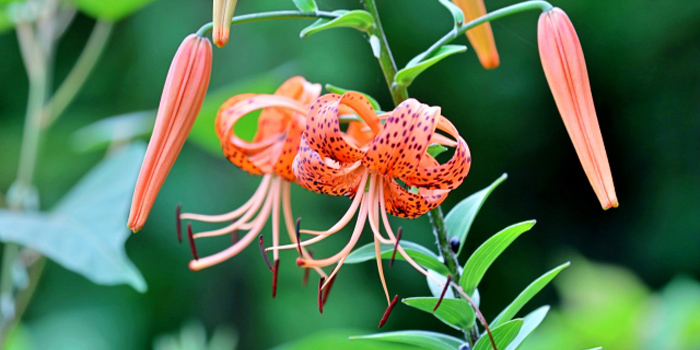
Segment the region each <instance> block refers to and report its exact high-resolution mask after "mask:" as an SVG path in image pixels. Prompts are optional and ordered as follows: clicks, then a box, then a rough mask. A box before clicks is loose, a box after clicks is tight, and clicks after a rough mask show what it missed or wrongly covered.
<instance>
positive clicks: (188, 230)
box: [187, 222, 199, 260]
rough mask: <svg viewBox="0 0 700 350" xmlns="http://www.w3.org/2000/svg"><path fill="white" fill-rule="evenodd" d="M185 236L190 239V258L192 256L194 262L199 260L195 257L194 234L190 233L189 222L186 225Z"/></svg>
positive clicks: (190, 226) (190, 224)
mask: <svg viewBox="0 0 700 350" xmlns="http://www.w3.org/2000/svg"><path fill="white" fill-rule="evenodd" d="M187 236H188V237H189V238H190V249H191V250H192V256H194V260H199V256H198V255H197V246H196V245H194V234H193V233H192V223H191V222H188V223H187Z"/></svg>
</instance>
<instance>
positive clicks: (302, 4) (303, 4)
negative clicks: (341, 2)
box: [292, 0, 318, 12]
mask: <svg viewBox="0 0 700 350" xmlns="http://www.w3.org/2000/svg"><path fill="white" fill-rule="evenodd" d="M292 1H294V6H296V7H297V8H298V9H299V11H303V12H316V11H318V5H316V1H315V0H292Z"/></svg>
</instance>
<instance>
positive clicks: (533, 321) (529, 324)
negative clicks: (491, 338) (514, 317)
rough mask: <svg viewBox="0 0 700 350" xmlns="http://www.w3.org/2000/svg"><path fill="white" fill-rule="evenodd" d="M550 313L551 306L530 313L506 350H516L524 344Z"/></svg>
mask: <svg viewBox="0 0 700 350" xmlns="http://www.w3.org/2000/svg"><path fill="white" fill-rule="evenodd" d="M547 312H549V306H542V307H540V308H539V309H537V310H535V311H533V312H531V313H529V314H528V315H527V316H525V318H523V326H522V328H520V331H519V332H518V335H517V336H516V337H515V339H513V341H512V342H511V343H510V344H509V345H508V347H507V348H506V349H505V350H516V349H518V347H519V346H520V344H522V342H523V341H525V339H527V337H528V336H529V335H530V334H531V333H532V331H534V330H535V328H537V327H538V326H539V325H540V323H542V321H543V320H544V318H545V316H547Z"/></svg>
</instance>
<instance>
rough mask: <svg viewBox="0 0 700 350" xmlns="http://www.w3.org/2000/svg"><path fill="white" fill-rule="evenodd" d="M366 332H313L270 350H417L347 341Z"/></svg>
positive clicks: (387, 344)
mask: <svg viewBox="0 0 700 350" xmlns="http://www.w3.org/2000/svg"><path fill="white" fill-rule="evenodd" d="M360 332H366V330H365V331H363V330H351V329H337V328H335V329H332V330H319V331H314V332H313V333H312V334H310V335H305V336H303V337H302V338H299V337H295V339H294V340H293V341H291V342H288V343H285V344H282V345H279V346H276V347H274V348H272V349H270V350H310V349H319V350H321V349H323V350H326V349H327V350H417V349H419V348H416V347H415V346H412V345H407V344H400V343H387V342H383V341H371V340H363V341H361V342H358V341H353V340H350V339H348V338H349V337H350V336H352V335H355V334H358V333H360Z"/></svg>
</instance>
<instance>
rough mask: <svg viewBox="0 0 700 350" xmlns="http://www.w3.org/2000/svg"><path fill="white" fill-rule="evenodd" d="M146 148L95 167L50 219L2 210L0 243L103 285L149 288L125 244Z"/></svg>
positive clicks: (124, 152) (48, 215)
mask: <svg viewBox="0 0 700 350" xmlns="http://www.w3.org/2000/svg"><path fill="white" fill-rule="evenodd" d="M144 152H145V146H144V145H143V144H137V145H131V146H129V147H128V148H126V149H124V150H122V151H120V152H119V153H118V154H115V155H112V156H108V157H107V158H105V159H104V160H103V161H102V162H101V163H100V164H98V165H97V166H95V168H93V169H92V170H91V171H90V172H89V173H88V174H87V175H86V176H85V177H83V179H81V180H80V182H79V183H78V184H77V185H76V186H75V187H73V189H72V190H71V191H70V192H69V193H68V194H67V195H66V196H65V197H64V198H63V199H62V200H61V201H60V202H59V203H58V205H57V206H56V207H55V208H54V209H53V210H52V211H51V212H49V213H45V212H14V211H8V210H0V240H2V241H4V242H14V243H18V244H21V245H24V246H28V247H31V248H33V249H36V250H38V251H39V252H41V253H42V254H44V255H46V256H47V257H49V258H50V259H52V260H53V261H55V262H57V263H59V264H61V265H62V266H63V267H65V268H67V269H69V270H72V271H75V272H77V273H80V274H82V275H83V276H85V277H87V278H88V279H90V280H91V281H93V282H95V283H98V284H106V285H113V284H120V283H127V284H129V285H131V286H132V287H134V288H135V289H136V290H138V291H140V292H145V291H146V282H145V281H144V280H143V277H142V276H141V274H140V273H139V271H138V270H137V269H136V267H135V266H134V265H133V264H132V263H131V261H129V259H128V257H127V256H126V252H125V251H124V243H125V241H126V239H127V238H128V237H129V236H130V233H129V230H128V229H127V228H126V220H127V213H128V210H129V202H130V200H131V195H132V192H133V188H134V184H135V183H136V176H137V175H138V172H139V167H140V165H141V161H142V160H143V156H144Z"/></svg>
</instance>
